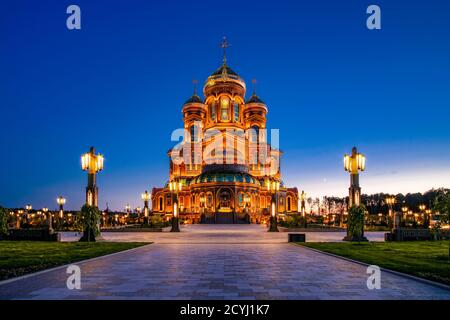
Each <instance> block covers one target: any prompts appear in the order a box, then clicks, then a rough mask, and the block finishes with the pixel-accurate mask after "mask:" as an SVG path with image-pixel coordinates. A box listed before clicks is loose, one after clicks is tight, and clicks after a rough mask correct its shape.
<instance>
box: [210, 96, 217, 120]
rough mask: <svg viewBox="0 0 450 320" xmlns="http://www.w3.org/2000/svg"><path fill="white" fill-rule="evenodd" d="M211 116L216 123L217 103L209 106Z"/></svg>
mask: <svg viewBox="0 0 450 320" xmlns="http://www.w3.org/2000/svg"><path fill="white" fill-rule="evenodd" d="M209 114H210V115H211V120H212V121H216V102H215V101H213V102H212V103H211V105H210V106H209Z"/></svg>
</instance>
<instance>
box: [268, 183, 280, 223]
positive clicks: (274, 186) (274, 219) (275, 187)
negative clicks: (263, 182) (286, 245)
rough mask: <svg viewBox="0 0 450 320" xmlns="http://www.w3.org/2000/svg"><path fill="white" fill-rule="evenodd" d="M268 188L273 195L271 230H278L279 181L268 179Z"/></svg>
mask: <svg viewBox="0 0 450 320" xmlns="http://www.w3.org/2000/svg"><path fill="white" fill-rule="evenodd" d="M267 190H268V191H269V192H270V194H271V195H272V201H271V205H270V208H271V212H270V227H269V232H278V231H279V230H278V220H277V208H276V207H277V205H276V202H277V193H278V191H279V190H280V183H279V182H277V181H272V182H271V181H270V180H268V181H267Z"/></svg>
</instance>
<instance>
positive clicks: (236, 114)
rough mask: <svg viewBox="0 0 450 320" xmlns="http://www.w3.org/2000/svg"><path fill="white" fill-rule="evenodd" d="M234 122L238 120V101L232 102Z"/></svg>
mask: <svg viewBox="0 0 450 320" xmlns="http://www.w3.org/2000/svg"><path fill="white" fill-rule="evenodd" d="M234 122H239V103H237V102H235V103H234Z"/></svg>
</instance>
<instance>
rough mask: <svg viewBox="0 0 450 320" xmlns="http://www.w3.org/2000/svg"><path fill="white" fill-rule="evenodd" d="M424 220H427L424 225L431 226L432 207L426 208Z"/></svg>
mask: <svg viewBox="0 0 450 320" xmlns="http://www.w3.org/2000/svg"><path fill="white" fill-rule="evenodd" d="M424 220H425V223H424V227H425V228H429V227H430V222H431V210H430V209H426V210H425V219H424Z"/></svg>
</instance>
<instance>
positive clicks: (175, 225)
mask: <svg viewBox="0 0 450 320" xmlns="http://www.w3.org/2000/svg"><path fill="white" fill-rule="evenodd" d="M182 188H183V185H182V184H181V182H180V181H178V182H177V181H172V182H169V191H170V192H171V194H172V202H173V218H172V229H170V232H180V225H179V222H178V193H179V192H180V191H181V189H182Z"/></svg>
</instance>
